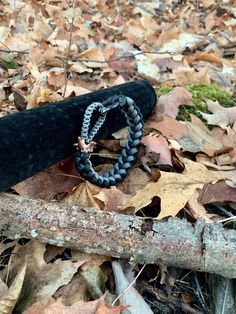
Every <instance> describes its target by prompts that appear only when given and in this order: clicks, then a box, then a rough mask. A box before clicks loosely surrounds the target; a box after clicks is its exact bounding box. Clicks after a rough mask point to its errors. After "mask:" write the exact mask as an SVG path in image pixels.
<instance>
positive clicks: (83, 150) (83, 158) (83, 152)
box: [74, 95, 143, 187]
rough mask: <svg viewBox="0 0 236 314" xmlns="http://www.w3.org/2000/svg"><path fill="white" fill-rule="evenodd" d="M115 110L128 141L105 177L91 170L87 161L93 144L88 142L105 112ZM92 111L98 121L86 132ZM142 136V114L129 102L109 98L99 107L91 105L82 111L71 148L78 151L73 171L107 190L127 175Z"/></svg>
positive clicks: (95, 132)
mask: <svg viewBox="0 0 236 314" xmlns="http://www.w3.org/2000/svg"><path fill="white" fill-rule="evenodd" d="M116 107H118V108H119V109H120V110H121V111H122V112H123V113H124V114H125V116H126V118H127V124H128V140H127V142H126V143H125V147H124V148H123V149H122V151H121V155H120V157H119V158H118V161H117V162H116V163H115V164H114V165H113V167H112V168H111V169H110V170H109V171H108V172H107V173H105V174H102V175H99V174H98V173H97V172H95V170H94V169H93V166H92V163H91V161H90V156H91V152H92V151H93V149H94V147H95V145H96V143H95V142H94V141H92V140H93V138H94V136H95V135H96V134H97V132H98V131H99V129H100V128H101V126H102V125H103V123H104V121H105V119H106V115H107V113H108V111H109V110H111V109H114V108H116ZM94 111H97V112H98V114H99V117H98V120H97V121H96V123H95V124H94V126H93V127H92V128H91V130H90V131H89V129H90V122H91V118H92V114H93V112H94ZM142 135H143V119H142V114H141V112H140V110H139V108H138V107H137V106H136V104H135V102H134V101H133V100H132V99H131V98H129V97H125V96H122V95H121V96H112V97H109V98H108V99H107V100H106V101H104V102H102V103H100V102H94V103H92V104H91V105H89V106H88V107H87V109H86V111H85V114H84V119H83V124H82V130H81V136H80V137H78V143H76V144H74V146H75V147H76V148H77V149H78V152H76V153H75V156H74V162H75V167H76V170H77V171H78V172H79V173H80V175H81V176H82V177H84V178H86V179H87V180H89V181H90V182H92V183H95V184H97V185H99V186H102V187H109V186H112V185H116V184H117V183H118V182H121V181H122V180H123V179H124V178H125V177H126V176H127V174H128V171H129V170H130V168H131V167H132V166H133V164H134V161H135V159H136V156H137V154H138V149H139V145H140V142H141V138H142Z"/></svg>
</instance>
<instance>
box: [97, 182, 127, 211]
mask: <svg viewBox="0 0 236 314" xmlns="http://www.w3.org/2000/svg"><path fill="white" fill-rule="evenodd" d="M94 197H95V198H97V199H98V200H100V201H101V202H103V204H104V206H103V210H106V211H112V212H117V213H119V212H122V208H123V205H124V204H125V203H127V202H128V200H129V199H130V198H131V196H130V195H128V194H125V193H123V192H121V191H120V190H118V189H117V188H116V187H115V186H112V187H111V188H110V189H102V190H101V191H100V192H99V193H98V194H95V195H94Z"/></svg>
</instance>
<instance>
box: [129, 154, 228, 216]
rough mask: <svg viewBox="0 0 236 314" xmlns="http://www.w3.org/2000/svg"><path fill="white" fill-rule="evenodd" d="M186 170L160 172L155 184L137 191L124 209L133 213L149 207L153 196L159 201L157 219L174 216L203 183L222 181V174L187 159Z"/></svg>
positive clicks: (149, 184)
mask: <svg viewBox="0 0 236 314" xmlns="http://www.w3.org/2000/svg"><path fill="white" fill-rule="evenodd" d="M183 161H184V163H185V167H186V170H185V172H184V173H182V174H179V173H171V172H163V171H161V177H160V179H159V180H158V181H157V182H150V183H148V184H147V185H146V186H145V187H144V188H143V189H141V190H138V191H137V192H136V195H135V196H134V197H132V198H131V199H130V201H129V202H128V203H127V204H126V205H125V207H126V208H127V207H133V208H134V209H135V211H138V210H139V209H141V208H143V207H145V206H147V205H149V204H150V203H151V202H152V199H153V197H154V196H158V197H160V199H161V212H160V214H159V215H158V217H157V218H158V219H161V218H164V217H167V216H175V215H177V214H178V212H179V211H180V210H181V209H182V208H183V207H184V206H185V204H186V203H187V202H188V200H189V199H190V198H191V197H192V195H193V194H194V192H195V191H196V189H201V188H202V187H203V185H204V184H205V183H209V182H212V181H218V180H220V179H222V174H220V173H219V172H216V171H210V170H207V168H206V167H205V166H203V165H201V164H198V163H196V162H193V161H191V160H189V159H183Z"/></svg>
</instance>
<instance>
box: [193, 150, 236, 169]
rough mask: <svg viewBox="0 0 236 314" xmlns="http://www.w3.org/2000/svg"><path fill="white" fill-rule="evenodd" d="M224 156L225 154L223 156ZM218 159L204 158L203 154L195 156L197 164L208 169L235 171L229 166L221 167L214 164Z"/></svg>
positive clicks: (223, 165)
mask: <svg viewBox="0 0 236 314" xmlns="http://www.w3.org/2000/svg"><path fill="white" fill-rule="evenodd" d="M224 155H226V154H224ZM218 157H219V156H218ZM218 157H216V158H215V159H214V158H209V157H208V156H206V155H205V156H204V155H203V154H198V155H197V156H196V161H197V162H199V163H200V164H202V165H204V166H206V167H208V168H211V169H217V170H222V171H228V170H234V169H235V167H234V166H229V165H227V163H226V164H222V165H218V164H216V163H215V162H216V160H217V158H218Z"/></svg>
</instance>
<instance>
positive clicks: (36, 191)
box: [12, 157, 83, 200]
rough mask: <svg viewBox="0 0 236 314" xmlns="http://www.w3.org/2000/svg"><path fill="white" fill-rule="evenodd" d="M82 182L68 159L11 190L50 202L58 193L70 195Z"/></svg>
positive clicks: (70, 159)
mask: <svg viewBox="0 0 236 314" xmlns="http://www.w3.org/2000/svg"><path fill="white" fill-rule="evenodd" d="M82 181H83V179H82V178H80V177H79V176H78V174H77V172H76V170H75V167H74V164H73V162H72V158H71V157H70V158H67V159H65V160H62V161H60V162H59V163H57V164H56V165H54V166H52V167H50V168H49V169H48V170H47V171H42V172H39V173H37V174H36V175H34V176H33V177H30V178H28V179H26V180H24V181H22V182H20V183H18V184H16V185H14V186H13V187H12V189H14V190H15V191H16V192H17V193H19V194H20V195H21V196H27V197H30V198H41V199H44V200H52V199H53V198H54V197H55V196H57V195H59V194H60V193H66V192H67V193H70V192H71V191H72V190H73V188H74V187H75V186H77V185H78V184H79V183H81V182H82Z"/></svg>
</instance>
